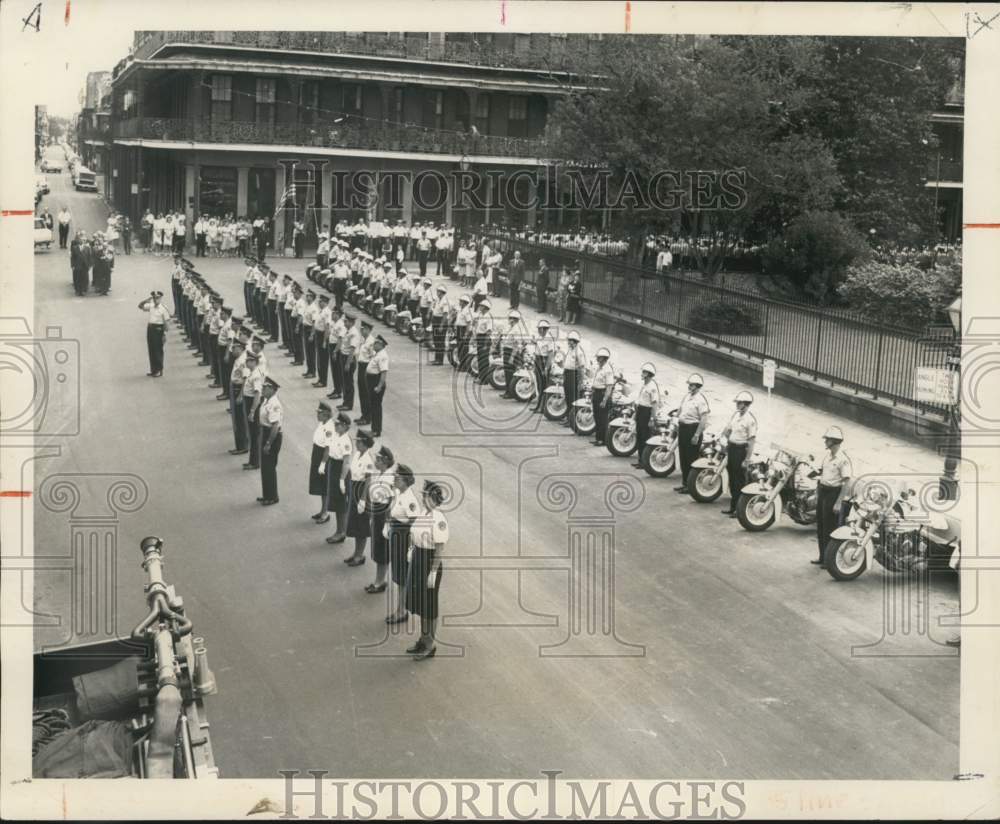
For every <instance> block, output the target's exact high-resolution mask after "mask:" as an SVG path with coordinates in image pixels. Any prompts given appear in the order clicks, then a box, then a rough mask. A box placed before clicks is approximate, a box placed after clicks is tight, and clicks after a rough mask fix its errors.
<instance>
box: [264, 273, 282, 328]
mask: <svg viewBox="0 0 1000 824" xmlns="http://www.w3.org/2000/svg"><path fill="white" fill-rule="evenodd" d="M280 289H281V284H280V283H278V273H277V272H274V271H272V272H271V273H270V282H269V283H268V286H267V333H268V334H269V335H270V336H271V342H272V343H274V342H277V341H278V340H279V339H280V337H281V331H280V329H279V327H278V292H279V291H280Z"/></svg>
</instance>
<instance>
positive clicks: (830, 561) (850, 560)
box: [823, 538, 868, 581]
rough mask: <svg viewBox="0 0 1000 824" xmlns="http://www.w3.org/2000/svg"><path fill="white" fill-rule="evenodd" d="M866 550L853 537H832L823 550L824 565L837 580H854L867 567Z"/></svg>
mask: <svg viewBox="0 0 1000 824" xmlns="http://www.w3.org/2000/svg"><path fill="white" fill-rule="evenodd" d="M867 565H868V563H867V559H866V558H865V550H864V547H862V546H861V545H860V544H859V543H858V542H857V541H856V540H854V539H853V538H847V539H841V538H831V539H830V540H829V541H828V542H827V544H826V550H825V551H824V552H823V566H825V567H826V571H827V572H829V573H830V577H832V578H833V579H834V580H837V581H853V580H854V579H855V578H857V577H858V576H859V575H860V574H861V573H862V572H864V571H865V568H866V567H867Z"/></svg>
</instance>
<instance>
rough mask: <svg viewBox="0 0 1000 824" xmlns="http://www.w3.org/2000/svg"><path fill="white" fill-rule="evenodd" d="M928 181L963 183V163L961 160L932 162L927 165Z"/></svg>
mask: <svg viewBox="0 0 1000 824" xmlns="http://www.w3.org/2000/svg"><path fill="white" fill-rule="evenodd" d="M927 179H928V180H929V181H930V182H932V183H933V182H934V181H935V180H940V181H941V182H942V183H944V182H953V183H961V182H962V161H961V160H942V161H940V163H939V162H938V161H937V160H932V161H931V162H930V163H929V164H928V165H927Z"/></svg>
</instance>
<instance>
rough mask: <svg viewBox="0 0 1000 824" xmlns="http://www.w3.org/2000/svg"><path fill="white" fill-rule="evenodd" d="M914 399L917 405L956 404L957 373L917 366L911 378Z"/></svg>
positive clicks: (934, 367) (932, 367)
mask: <svg viewBox="0 0 1000 824" xmlns="http://www.w3.org/2000/svg"><path fill="white" fill-rule="evenodd" d="M913 386H914V399H915V400H916V401H917V402H919V403H937V404H945V405H949V406H950V405H951V404H955V403H958V372H955V371H953V370H951V369H940V368H938V367H936V366H918V367H917V368H916V370H915V371H914V377H913Z"/></svg>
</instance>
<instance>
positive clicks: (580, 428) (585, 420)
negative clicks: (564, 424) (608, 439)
mask: <svg viewBox="0 0 1000 824" xmlns="http://www.w3.org/2000/svg"><path fill="white" fill-rule="evenodd" d="M569 422H570V425H571V426H572V427H573V431H574V432H576V434H577V435H592V434H593V433H594V430H595V429H597V421H595V420H594V410H593V409H591V407H589V406H578V407H575V408H574V413H573V414H572V415H570V418H569Z"/></svg>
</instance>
